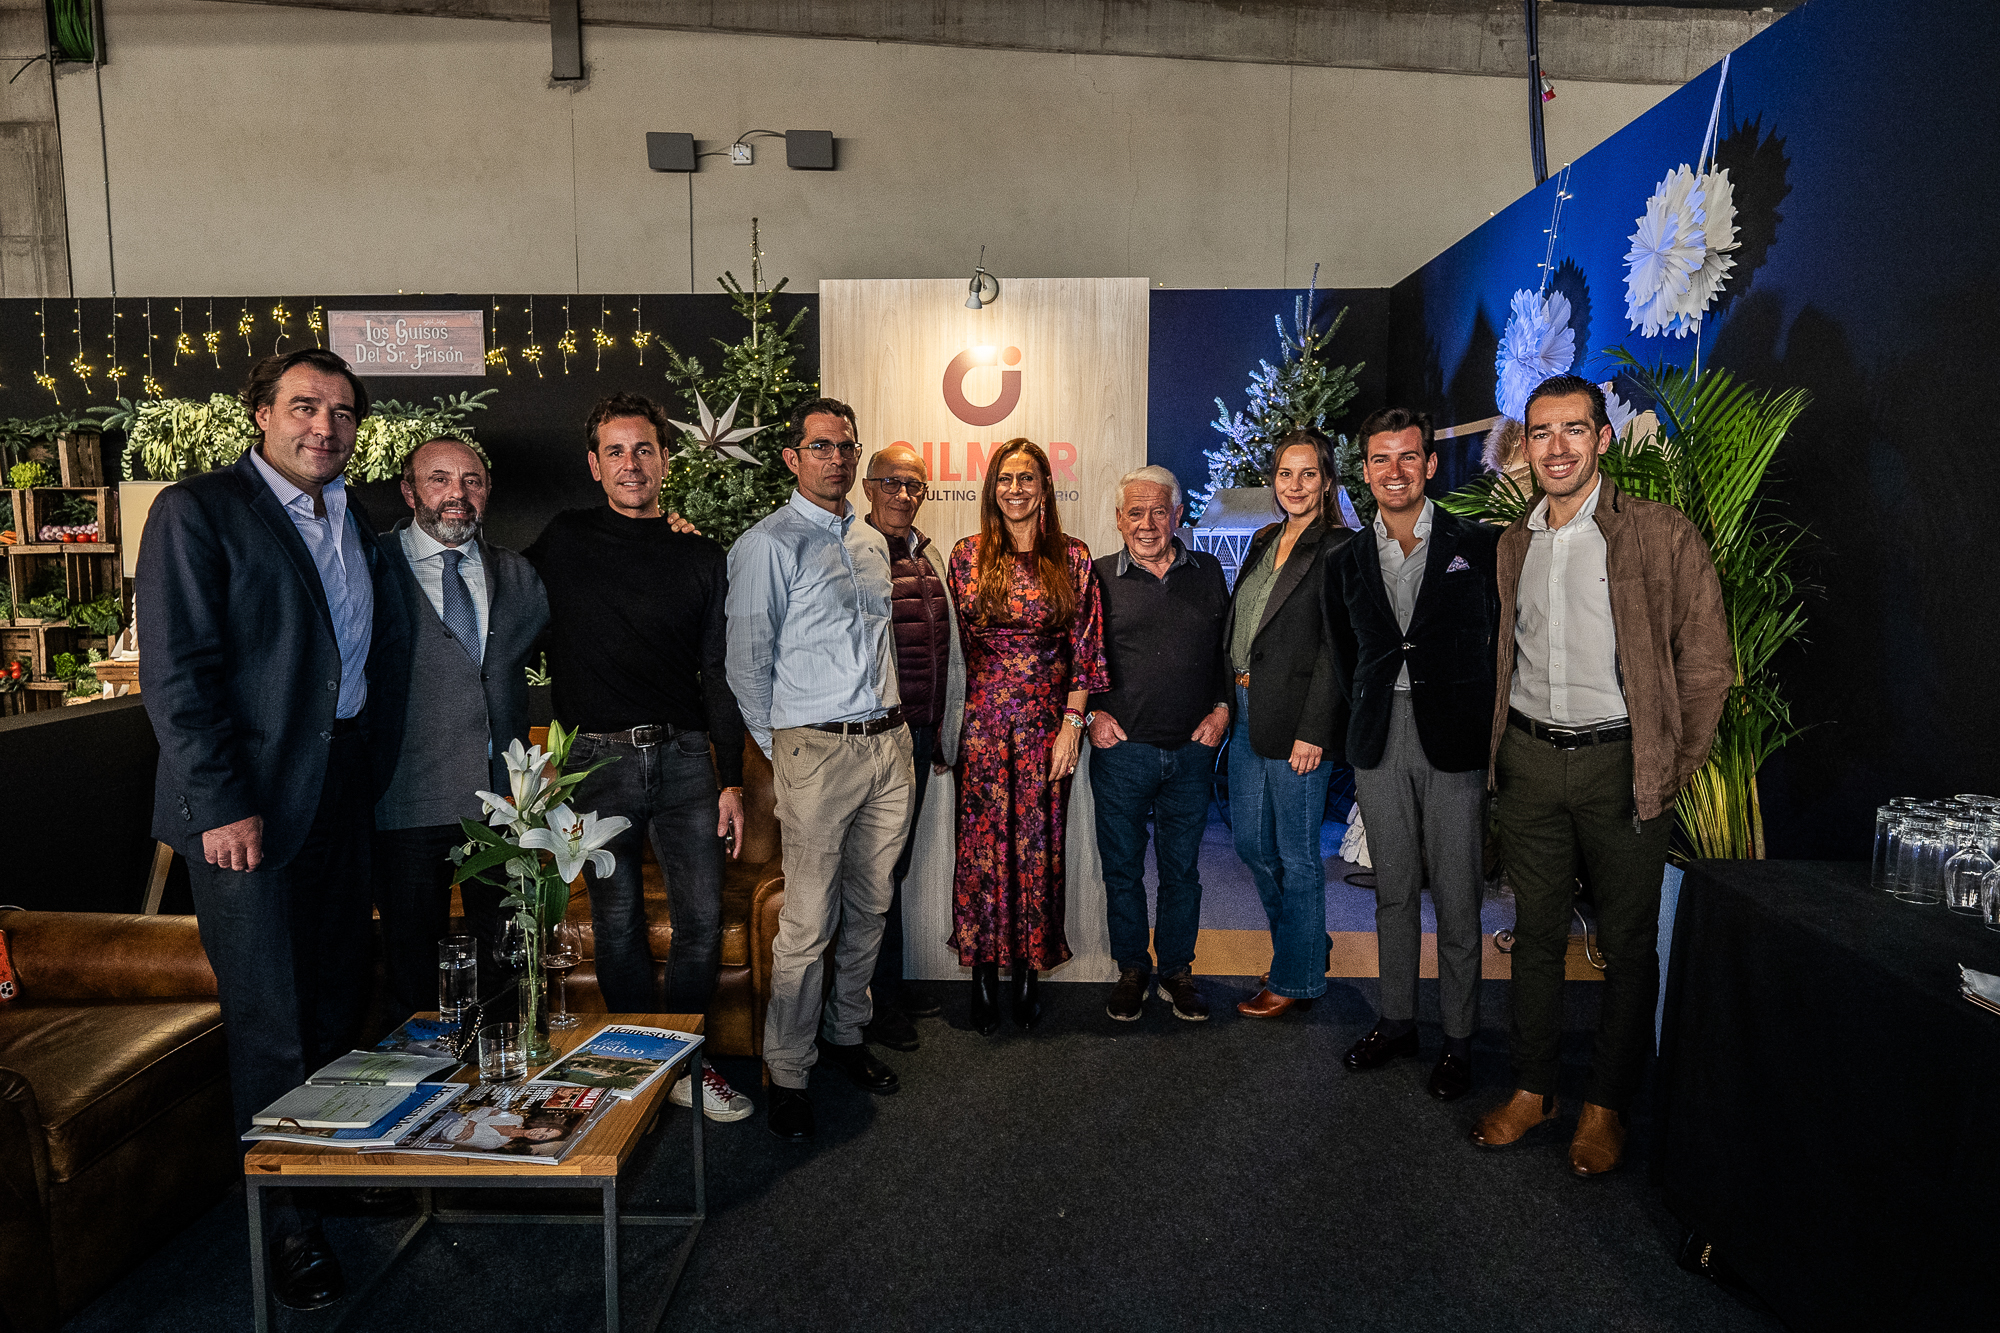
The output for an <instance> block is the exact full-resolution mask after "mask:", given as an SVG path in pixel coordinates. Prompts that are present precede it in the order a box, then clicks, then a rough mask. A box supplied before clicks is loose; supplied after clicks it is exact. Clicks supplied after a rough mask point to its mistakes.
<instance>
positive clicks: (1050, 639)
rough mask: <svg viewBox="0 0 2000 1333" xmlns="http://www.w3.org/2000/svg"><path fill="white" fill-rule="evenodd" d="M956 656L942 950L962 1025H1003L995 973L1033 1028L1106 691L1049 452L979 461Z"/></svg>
mask: <svg viewBox="0 0 2000 1333" xmlns="http://www.w3.org/2000/svg"><path fill="white" fill-rule="evenodd" d="M949 582H950V584H951V594H952V597H953V599H954V600H955V601H956V602H957V604H958V625H959V635H960V638H961V639H962V640H963V642H964V646H965V732H964V737H963V739H962V740H961V741H960V742H959V771H958V868H957V872H956V875H955V877H954V879H953V883H952V924H953V929H952V935H951V941H950V943H951V945H952V947H953V948H955V949H957V950H958V957H959V961H960V962H962V963H964V964H966V965H967V966H968V967H970V968H971V969H972V983H973V984H972V1025H973V1027H975V1028H977V1029H978V1030H979V1031H980V1032H982V1033H984V1034H986V1035H988V1036H990V1035H992V1033H993V1032H994V1030H995V1029H997V1028H998V1027H999V1025H1000V967H1001V965H1002V964H1003V963H1006V964H1012V966H1013V969H1014V987H1013V992H1014V993H1013V1002H1014V1003H1013V1008H1014V1021H1015V1022H1016V1023H1017V1024H1019V1025H1020V1026H1021V1027H1023V1028H1032V1027H1033V1026H1034V1025H1035V1024H1036V1022H1037V1021H1039V1020H1040V1018H1041V1001H1040V999H1039V998H1038V997H1037V995H1036V985H1035V983H1036V972H1037V969H1040V968H1048V967H1055V966H1057V965H1058V964H1060V963H1062V962H1064V961H1065V960H1066V959H1068V958H1069V956H1070V953H1069V944H1068V942H1067V941H1066V940H1065V939H1064V938H1063V820H1064V818H1065V815H1066V810H1067V806H1068V804H1069V784H1070V777H1071V775H1072V774H1074V773H1075V772H1076V760H1077V753H1078V749H1079V747H1080V745H1081V743H1082V739H1083V707H1084V701H1085V700H1086V699H1087V698H1088V697H1089V695H1090V693H1091V691H1093V690H1099V691H1101V690H1105V689H1109V688H1110V677H1109V674H1108V673H1107V672H1106V670H1105V665H1104V637H1103V630H1104V619H1103V609H1102V605H1101V602H1100V600H1099V596H1098V590H1097V582H1096V580H1095V579H1094V578H1093V577H1092V576H1091V569H1090V548H1089V547H1087V546H1085V545H1084V544H1083V543H1082V542H1080V541H1078V540H1077V539H1076V538H1074V537H1069V536H1065V535H1064V534H1063V530H1062V524H1061V522H1060V520H1059V519H1058V518H1057V516H1056V508H1055V488H1054V484H1053V480H1052V478H1051V476H1050V472H1049V459H1048V455H1047V454H1045V453H1043V452H1042V450H1041V447H1040V446H1039V445H1036V444H1032V443H1030V442H1029V441H1027V440H1009V441H1007V443H1006V444H1004V445H1002V446H1001V447H1000V451H999V453H998V454H997V455H996V456H995V457H994V459H993V461H992V462H991V463H990V464H989V465H988V470H987V473H986V486H985V489H984V491H983V492H982V494H981V496H980V505H979V535H978V536H976V537H966V538H964V539H962V540H961V541H960V542H959V543H958V545H956V546H954V547H953V548H952V552H951V563H950V568H949Z"/></svg>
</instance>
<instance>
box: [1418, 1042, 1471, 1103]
mask: <svg viewBox="0 0 2000 1333" xmlns="http://www.w3.org/2000/svg"><path fill="white" fill-rule="evenodd" d="M1424 1090H1425V1091H1426V1092H1428V1093H1430V1095H1431V1096H1433V1097H1435V1098H1437V1099H1438V1100H1439V1101H1441V1102H1455V1101H1457V1100H1458V1099H1459V1098H1460V1097H1463V1096H1464V1095H1465V1094H1466V1093H1468V1092H1471V1091H1472V1064H1471V1062H1470V1061H1469V1060H1467V1059H1466V1058H1465V1057H1464V1056H1462V1055H1453V1054H1452V1053H1451V1052H1450V1051H1446V1052H1445V1053H1444V1054H1443V1055H1440V1056H1439V1057H1438V1062H1437V1067H1436V1068H1435V1069H1433V1070H1431V1081H1430V1082H1429V1083H1427V1084H1425V1085H1424Z"/></svg>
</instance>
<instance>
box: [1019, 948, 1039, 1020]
mask: <svg viewBox="0 0 2000 1333" xmlns="http://www.w3.org/2000/svg"><path fill="white" fill-rule="evenodd" d="M1041 975H1042V974H1041V973H1039V972H1037V971H1036V970H1035V969H1034V968H1032V967H1029V966H1028V965H1027V964H1025V963H1016V964H1014V1025H1015V1026H1016V1027H1018V1028H1020V1029H1021V1030H1022V1031H1023V1032H1030V1031H1033V1030H1034V1026H1035V1024H1037V1023H1039V1022H1041V1021H1042V998H1041V991H1040V981H1041Z"/></svg>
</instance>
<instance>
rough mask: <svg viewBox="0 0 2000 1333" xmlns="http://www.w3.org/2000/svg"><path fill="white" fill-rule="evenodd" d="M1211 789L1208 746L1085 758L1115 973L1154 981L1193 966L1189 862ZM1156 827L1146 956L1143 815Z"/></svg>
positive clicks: (1125, 749) (1197, 907)
mask: <svg viewBox="0 0 2000 1333" xmlns="http://www.w3.org/2000/svg"><path fill="white" fill-rule="evenodd" d="M1214 788H1215V747H1214V746H1212V745H1203V744H1201V743H1200V742H1198V741H1188V742H1187V743H1186V744H1184V745H1180V746H1177V747H1175V748H1174V749H1171V750H1169V749H1165V748H1163V747H1161V746H1158V745H1146V744H1143V743H1142V742H1139V741H1120V742H1119V743H1118V744H1116V745H1114V746H1112V747H1111V748H1110V749H1108V750H1098V749H1093V750H1091V752H1090V789H1091V794H1092V796H1093V797H1094V798H1095V799H1096V802H1097V855H1098V857H1099V859H1100V860H1102V861H1103V863H1104V897H1105V906H1106V909H1107V915H1108V916H1109V918H1110V924H1111V956H1112V957H1113V958H1114V959H1116V960H1117V961H1118V967H1119V970H1120V971H1125V970H1128V969H1132V968H1136V969H1138V970H1139V971H1141V972H1150V971H1151V970H1152V962H1153V958H1154V956H1157V957H1158V959H1159V964H1160V975H1161V976H1163V977H1171V976H1176V975H1178V974H1180V973H1183V972H1188V971H1191V970H1192V969H1193V967H1194V944H1195V936H1196V935H1197V934H1198V933H1199V932H1200V930H1201V872H1200V871H1199V870H1198V869H1197V867H1196V864H1195V861H1196V857H1197V855H1198V854H1199V853H1200V851H1201V835H1202V830H1203V829H1204V828H1206V827H1207V826H1208V801H1209V795H1210V793H1211V792H1212V791H1213V790H1214ZM1148 815H1151V816H1152V818H1153V822H1154V825H1155V830H1156V831H1155V837H1154V842H1153V851H1154V855H1155V857H1156V858H1157V859H1158V861H1159V868H1160V893H1159V900H1160V901H1159V925H1158V927H1157V929H1156V930H1155V931H1154V933H1153V949H1152V953H1151V954H1148V952H1147V950H1146V817H1147V816H1148Z"/></svg>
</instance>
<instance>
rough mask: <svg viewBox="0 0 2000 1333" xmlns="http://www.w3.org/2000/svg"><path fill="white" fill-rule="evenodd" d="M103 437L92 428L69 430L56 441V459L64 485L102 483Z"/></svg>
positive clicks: (99, 484)
mask: <svg viewBox="0 0 2000 1333" xmlns="http://www.w3.org/2000/svg"><path fill="white" fill-rule="evenodd" d="M102 438H103V437H102V436H101V435H100V434H99V433H98V432H97V431H94V430H78V431H71V432H70V433H69V434H68V435H64V436H62V437H61V438H59V439H58V440H57V441H56V459H57V461H58V463H59V464H60V468H59V472H60V474H61V476H62V484H63V485H65V486H102V485H103V484H104V451H103V449H102V448H101V447H100V444H99V441H100V440H101V439H102Z"/></svg>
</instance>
